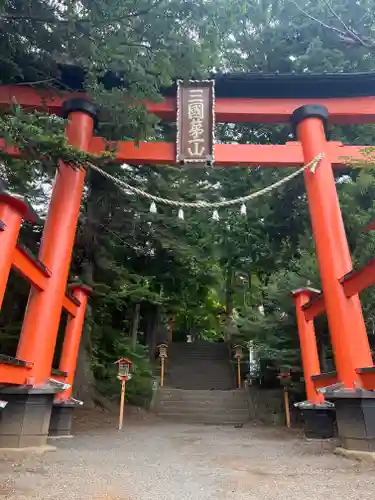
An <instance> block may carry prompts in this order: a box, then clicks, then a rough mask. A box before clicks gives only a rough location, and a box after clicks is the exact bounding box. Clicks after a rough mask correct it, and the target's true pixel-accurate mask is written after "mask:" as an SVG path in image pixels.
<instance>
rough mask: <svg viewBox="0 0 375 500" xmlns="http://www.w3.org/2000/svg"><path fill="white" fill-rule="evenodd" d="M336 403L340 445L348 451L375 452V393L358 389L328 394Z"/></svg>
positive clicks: (327, 396)
mask: <svg viewBox="0 0 375 500" xmlns="http://www.w3.org/2000/svg"><path fill="white" fill-rule="evenodd" d="M326 398H327V399H329V400H330V401H333V402H334V403H335V407H336V415H337V426H338V434H339V438H340V445H341V447H342V448H344V449H346V450H354V451H364V452H370V453H374V452H375V392H372V391H365V390H362V389H358V390H355V391H349V390H343V389H342V390H337V391H333V392H331V393H328V394H326Z"/></svg>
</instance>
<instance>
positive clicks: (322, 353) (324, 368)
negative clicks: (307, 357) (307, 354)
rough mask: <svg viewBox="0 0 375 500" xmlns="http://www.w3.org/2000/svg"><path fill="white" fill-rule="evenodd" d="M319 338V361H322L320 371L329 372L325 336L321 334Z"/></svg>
mask: <svg viewBox="0 0 375 500" xmlns="http://www.w3.org/2000/svg"><path fill="white" fill-rule="evenodd" d="M318 338H319V340H318V353H319V362H320V371H321V372H322V373H327V372H328V364H327V349H326V346H325V344H324V340H323V336H322V335H319V337H318Z"/></svg>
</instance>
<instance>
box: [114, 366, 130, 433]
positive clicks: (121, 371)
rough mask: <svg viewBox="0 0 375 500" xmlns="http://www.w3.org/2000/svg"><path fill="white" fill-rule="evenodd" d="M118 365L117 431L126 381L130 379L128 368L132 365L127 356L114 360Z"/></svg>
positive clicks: (122, 418)
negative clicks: (118, 400)
mask: <svg viewBox="0 0 375 500" xmlns="http://www.w3.org/2000/svg"><path fill="white" fill-rule="evenodd" d="M116 364H117V365H118V375H117V378H118V379H119V380H121V401H120V416H119V425H118V428H119V431H121V429H122V424H123V421H124V404H125V390H126V381H127V380H130V378H131V374H130V368H131V366H132V364H133V363H132V361H130V359H128V358H120V359H118V360H117V361H116Z"/></svg>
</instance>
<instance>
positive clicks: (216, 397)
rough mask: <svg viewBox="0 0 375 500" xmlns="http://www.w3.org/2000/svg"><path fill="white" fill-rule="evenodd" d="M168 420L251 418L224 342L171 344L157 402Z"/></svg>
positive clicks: (207, 421)
mask: <svg viewBox="0 0 375 500" xmlns="http://www.w3.org/2000/svg"><path fill="white" fill-rule="evenodd" d="M155 411H156V413H157V414H158V415H159V416H161V417H163V418H166V419H173V420H174V421H178V420H179V421H184V422H192V423H202V424H234V425H236V424H242V423H244V422H246V421H247V420H248V419H249V406H248V399H247V396H246V393H245V391H244V390H242V389H235V376H234V373H233V370H232V368H231V365H230V360H229V352H228V348H227V345H226V344H224V343H211V342H194V343H191V344H187V343H177V342H176V343H172V344H170V346H169V348H168V359H167V362H166V371H165V384H164V387H162V388H160V389H159V391H158V394H157V398H156V404H155Z"/></svg>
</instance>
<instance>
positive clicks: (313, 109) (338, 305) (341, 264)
mask: <svg viewBox="0 0 375 500" xmlns="http://www.w3.org/2000/svg"><path fill="white" fill-rule="evenodd" d="M327 120H328V111H327V109H326V108H325V107H324V106H320V105H307V106H302V107H301V108H298V109H297V110H296V111H295V112H294V113H293V116H292V122H293V123H294V125H295V126H296V129H297V137H298V139H299V140H300V142H301V144H302V149H303V154H304V160H305V163H306V164H307V163H308V162H310V161H311V160H312V159H313V158H314V157H316V156H317V155H318V154H320V153H324V154H325V157H324V158H323V160H321V162H320V164H319V166H318V168H317V169H316V171H315V173H313V172H311V171H310V170H309V169H307V170H306V171H305V184H306V190H307V197H308V202H309V211H310V216H311V223H312V228H313V233H314V239H315V245H316V253H317V258H318V263H319V269H320V276H321V282H322V288H323V292H324V301H325V305H326V312H327V317H328V324H329V330H330V335H331V341H332V347H333V351H334V356H335V363H336V370H337V374H338V379H339V381H340V382H342V383H343V384H344V387H345V388H347V389H352V388H354V387H355V386H356V385H357V384H360V378H359V376H358V374H357V372H356V369H357V368H360V367H363V366H372V364H373V363H372V358H371V351H370V346H369V342H368V337H367V333H366V327H365V323H364V320H363V315H362V309H361V304H360V301H359V297H358V294H356V295H353V296H352V297H346V295H345V293H344V289H343V286H342V285H341V283H340V282H339V280H340V278H342V276H344V275H346V274H347V273H348V272H350V271H351V270H352V261H351V257H350V253H349V247H348V242H347V239H346V234H345V229H344V224H343V220H342V215H341V210H340V206H339V201H338V196H337V191H336V185H335V179H334V175H333V171H332V166H331V163H330V161H329V158H328V154H327V140H326V134H325V125H326V123H327Z"/></svg>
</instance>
